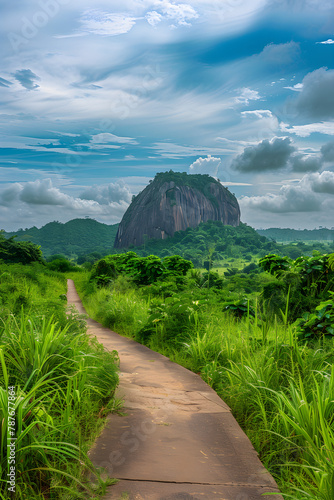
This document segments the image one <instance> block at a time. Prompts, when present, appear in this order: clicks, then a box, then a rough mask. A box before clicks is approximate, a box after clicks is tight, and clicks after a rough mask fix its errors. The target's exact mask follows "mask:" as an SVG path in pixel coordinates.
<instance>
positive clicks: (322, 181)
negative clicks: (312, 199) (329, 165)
mask: <svg viewBox="0 0 334 500" xmlns="http://www.w3.org/2000/svg"><path fill="white" fill-rule="evenodd" d="M308 181H309V183H310V187H311V189H312V191H314V192H315V193H322V194H332V195H334V172H330V171H329V170H325V171H324V172H321V174H320V173H317V174H312V175H309V176H308Z"/></svg>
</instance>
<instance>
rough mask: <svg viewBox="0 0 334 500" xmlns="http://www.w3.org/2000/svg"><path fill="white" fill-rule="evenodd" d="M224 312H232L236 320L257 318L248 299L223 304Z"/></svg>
mask: <svg viewBox="0 0 334 500" xmlns="http://www.w3.org/2000/svg"><path fill="white" fill-rule="evenodd" d="M223 310H224V311H229V312H231V313H232V314H233V315H234V316H235V317H236V318H239V319H240V318H242V317H244V316H248V317H249V316H253V317H255V311H254V309H253V308H252V307H251V306H250V304H249V300H248V299H240V300H235V301H232V302H225V303H224V304H223Z"/></svg>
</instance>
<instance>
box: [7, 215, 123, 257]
mask: <svg viewBox="0 0 334 500" xmlns="http://www.w3.org/2000/svg"><path fill="white" fill-rule="evenodd" d="M117 229H118V224H114V225H110V226H108V225H107V224H102V223H101V222H97V221H96V220H94V219H74V220H71V221H69V222H66V223H65V224H62V223H61V222H50V223H49V224H46V225H45V226H43V227H41V228H40V229H38V228H37V227H32V228H30V229H24V230H20V231H17V232H13V233H4V235H5V236H6V237H7V238H8V237H10V236H14V235H17V240H18V241H31V242H32V243H35V244H36V245H40V246H41V248H42V252H43V255H44V256H45V257H48V256H50V255H54V254H63V255H65V256H66V257H75V256H78V257H80V256H82V255H87V254H89V253H91V252H98V253H101V254H103V255H104V254H106V253H110V251H111V249H112V248H113V246H114V241H115V237H116V233H117Z"/></svg>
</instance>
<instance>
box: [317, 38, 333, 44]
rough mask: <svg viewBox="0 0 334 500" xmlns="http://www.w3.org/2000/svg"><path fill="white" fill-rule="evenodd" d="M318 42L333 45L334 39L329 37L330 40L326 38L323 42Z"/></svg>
mask: <svg viewBox="0 0 334 500" xmlns="http://www.w3.org/2000/svg"><path fill="white" fill-rule="evenodd" d="M317 43H321V44H323V45H332V44H333V43H334V40H332V38H328V40H325V41H323V42H317Z"/></svg>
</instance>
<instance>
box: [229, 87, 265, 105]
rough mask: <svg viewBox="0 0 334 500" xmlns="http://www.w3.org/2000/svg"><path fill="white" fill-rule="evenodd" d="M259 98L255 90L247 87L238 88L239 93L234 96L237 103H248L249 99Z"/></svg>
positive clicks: (255, 99)
mask: <svg viewBox="0 0 334 500" xmlns="http://www.w3.org/2000/svg"><path fill="white" fill-rule="evenodd" d="M259 99H261V96H260V94H259V93H258V91H257V90H252V89H249V88H248V87H243V88H242V89H240V92H239V95H238V96H237V97H236V98H235V102H236V103H237V104H246V105H248V104H249V101H257V100H259Z"/></svg>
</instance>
